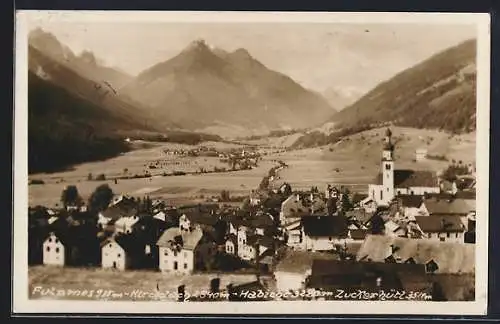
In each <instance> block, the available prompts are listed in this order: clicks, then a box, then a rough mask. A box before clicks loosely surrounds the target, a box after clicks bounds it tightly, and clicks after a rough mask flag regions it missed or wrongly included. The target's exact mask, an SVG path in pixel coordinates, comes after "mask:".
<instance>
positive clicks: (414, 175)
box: [375, 170, 439, 188]
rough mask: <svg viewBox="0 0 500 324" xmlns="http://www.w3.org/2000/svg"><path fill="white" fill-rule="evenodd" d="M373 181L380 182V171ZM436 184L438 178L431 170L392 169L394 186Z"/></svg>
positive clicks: (430, 185)
mask: <svg viewBox="0 0 500 324" xmlns="http://www.w3.org/2000/svg"><path fill="white" fill-rule="evenodd" d="M375 183H376V184H378V185H381V184H382V173H379V174H378V175H377V178H376V182H375ZM438 186H439V185H438V178H437V176H436V175H435V174H434V173H433V172H431V171H415V170H394V188H409V187H438Z"/></svg>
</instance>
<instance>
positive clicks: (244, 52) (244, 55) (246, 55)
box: [232, 47, 252, 58]
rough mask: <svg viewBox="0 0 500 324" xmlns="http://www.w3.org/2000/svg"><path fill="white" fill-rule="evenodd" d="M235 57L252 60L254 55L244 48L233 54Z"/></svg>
mask: <svg viewBox="0 0 500 324" xmlns="http://www.w3.org/2000/svg"><path fill="white" fill-rule="evenodd" d="M232 55H233V56H236V57H241V58H252V55H250V53H249V52H248V51H247V50H246V49H244V48H241V47H240V48H238V49H237V50H235V51H234V52H233V53H232Z"/></svg>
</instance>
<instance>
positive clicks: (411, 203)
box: [396, 195, 424, 208]
mask: <svg viewBox="0 0 500 324" xmlns="http://www.w3.org/2000/svg"><path fill="white" fill-rule="evenodd" d="M396 199H398V200H399V202H400V203H401V205H402V206H403V207H408V208H419V207H420V206H421V205H422V202H423V201H424V196H417V195H398V196H397V197H396Z"/></svg>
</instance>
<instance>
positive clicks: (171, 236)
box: [156, 227, 203, 250]
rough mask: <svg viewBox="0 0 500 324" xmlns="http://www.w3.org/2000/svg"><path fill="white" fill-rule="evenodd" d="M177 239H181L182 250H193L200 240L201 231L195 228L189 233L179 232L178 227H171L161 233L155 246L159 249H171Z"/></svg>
mask: <svg viewBox="0 0 500 324" xmlns="http://www.w3.org/2000/svg"><path fill="white" fill-rule="evenodd" d="M177 237H180V238H181V246H182V248H183V249H186V250H193V249H194V248H196V246H197V245H198V243H199V242H200V240H201V239H202V237H203V231H202V230H201V229H200V228H198V227H195V228H194V229H193V230H191V231H182V232H181V230H180V229H179V228H178V227H171V228H169V229H167V230H166V231H165V232H163V234H162V235H161V236H160V239H159V240H158V242H156V245H158V246H160V247H171V246H172V243H174V242H175V241H176V238H177Z"/></svg>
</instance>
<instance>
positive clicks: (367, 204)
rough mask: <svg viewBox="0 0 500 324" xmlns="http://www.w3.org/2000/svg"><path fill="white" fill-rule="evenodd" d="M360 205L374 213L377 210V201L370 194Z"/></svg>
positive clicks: (368, 211)
mask: <svg viewBox="0 0 500 324" xmlns="http://www.w3.org/2000/svg"><path fill="white" fill-rule="evenodd" d="M359 207H361V208H363V209H364V210H365V211H366V212H367V213H374V212H375V211H376V210H377V202H376V201H375V199H373V198H372V197H370V196H368V197H366V198H365V199H363V200H361V201H360V202H359Z"/></svg>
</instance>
